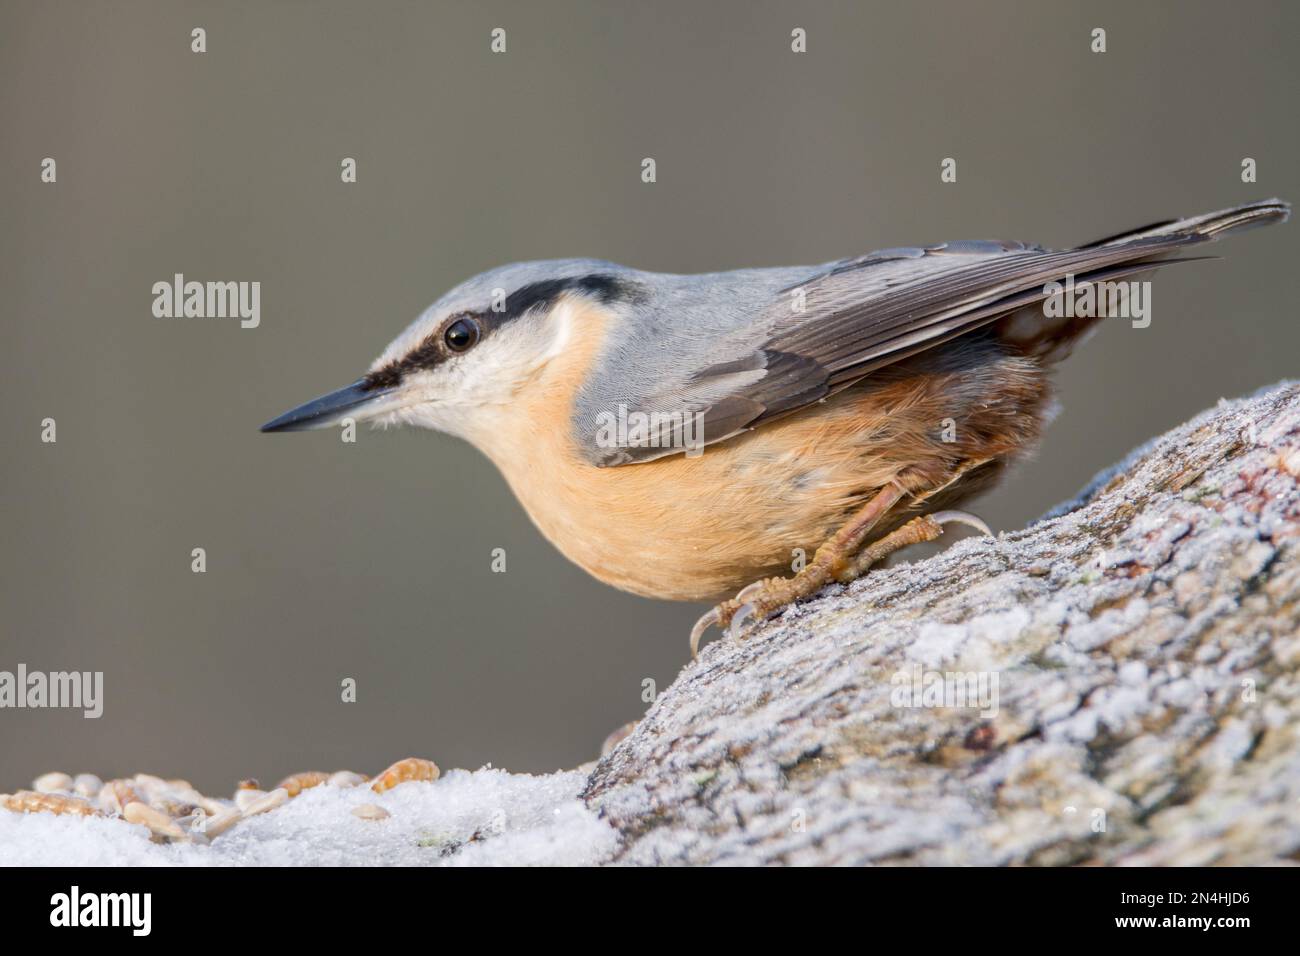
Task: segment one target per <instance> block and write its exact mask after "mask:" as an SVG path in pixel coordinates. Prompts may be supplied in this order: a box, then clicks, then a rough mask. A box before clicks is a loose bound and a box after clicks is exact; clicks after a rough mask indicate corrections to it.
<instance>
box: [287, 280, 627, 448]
mask: <svg viewBox="0 0 1300 956" xmlns="http://www.w3.org/2000/svg"><path fill="white" fill-rule="evenodd" d="M636 276H637V273H635V272H634V271H633V270H629V269H627V268H625V267H623V266H619V265H616V264H614V263H610V262H602V261H600V260H595V259H562V260H551V261H545V262H520V263H513V264H511V265H507V266H501V267H500V268H497V269H492V270H490V271H488V272H484V273H482V274H481V275H477V276H475V277H474V278H472V279H469V280H467V281H466V282H463V283H461V284H460V285H458V286H456V287H455V288H454V289H452V290H451V291H450V292H448V293H447V294H446V295H444V296H442V298H440V299H439V300H438V301H437V302H435V303H433V305H431V306H429V307H428V308H427V309H425V310H424V312H423V313H421V315H420V316H419V317H418V318H417V319H416V320H415V321H414V322H412V323H411V324H410V325H409V326H408V327H407V328H406V329H405V330H404V331H403V332H402V333H401V334H400V335H398V336H397V338H395V339H393V341H392V342H390V343H389V345H388V347H387V348H385V349H384V351H383V352H382V353H381V354H380V356H379V357H378V358H377V359H375V361H374V362H373V363H372V364H371V366H370V369H369V371H368V372H367V373H366V374H365V375H363V376H362V377H361V378H359V379H357V380H356V381H355V382H353V383H351V384H350V385H347V386H345V387H343V388H341V389H338V390H336V391H333V392H330V393H329V394H327V395H323V396H321V397H320V398H317V399H315V400H313V401H310V402H307V403H306V404H304V405H300V406H299V407H297V408H294V409H292V410H291V411H288V412H286V413H285V414H283V415H281V416H280V417H279V418H276V419H274V420H273V421H270V422H267V423H266V424H265V425H263V426H262V431H265V432H276V431H299V430H303V429H309V428H322V427H325V426H328V425H334V424H338V423H341V422H344V421H346V420H348V419H351V420H352V421H354V422H363V421H369V422H372V423H375V424H378V425H384V426H386V425H390V424H414V425H421V426H424V427H427V428H435V429H438V430H440V431H446V432H450V433H452V434H457V435H461V436H462V437H471V435H470V432H472V430H473V428H474V424H475V419H476V418H477V417H480V416H479V415H478V413H479V412H480V411H483V412H490V411H491V410H492V409H493V408H499V407H500V406H503V405H506V404H508V403H510V402H512V401H514V400H515V399H516V398H517V396H518V393H519V390H520V389H521V388H524V387H526V385H527V383H528V382H529V381H530V380H531V379H533V378H534V377H535V376H536V374H537V373H538V371H540V370H541V369H542V368H543V367H545V365H546V364H547V363H548V362H549V361H551V360H552V359H553V358H554V357H556V356H557V355H559V354H560V353H562V352H563V351H564V349H566V348H567V347H568V346H569V345H570V344H571V339H572V336H573V335H575V334H578V332H577V330H575V328H574V325H573V323H572V322H570V321H568V320H567V318H566V317H567V315H568V310H566V309H565V308H562V306H566V305H569V306H572V305H581V304H583V303H594V304H599V305H601V306H604V307H607V308H618V307H620V306H621V305H623V304H626V303H630V302H631V301H633V300H635V299H636V298H637V297H638V296H639V295H641V294H642V291H643V290H642V289H641V286H640V284H639V283H638V281H637V279H636Z"/></svg>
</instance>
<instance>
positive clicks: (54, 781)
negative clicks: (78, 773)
mask: <svg viewBox="0 0 1300 956" xmlns="http://www.w3.org/2000/svg"><path fill="white" fill-rule="evenodd" d="M32 789H33V790H35V791H36V792H37V793H57V792H58V791H60V790H62V791H65V792H69V791H71V790H72V778H71V777H69V776H68V775H67V774H66V773H58V772H55V773H45V774H41V776H39V777H37V778H36V779H35V780H33V781H32Z"/></svg>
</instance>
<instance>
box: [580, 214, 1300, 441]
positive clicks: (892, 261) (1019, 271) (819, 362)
mask: <svg viewBox="0 0 1300 956" xmlns="http://www.w3.org/2000/svg"><path fill="white" fill-rule="evenodd" d="M1289 208H1290V207H1289V206H1287V205H1286V204H1285V203H1281V202H1279V201H1277V200H1270V201H1266V202H1260V203H1252V204H1249V205H1247V206H1242V207H1237V208H1235V209H1230V210H1224V211H1221V212H1218V213H1210V214H1208V215H1205V216H1199V217H1195V218H1193V219H1184V220H1176V221H1173V222H1170V223H1162V224H1159V225H1157V226H1153V227H1146V228H1145V229H1143V230H1140V231H1136V232H1130V233H1127V234H1122V235H1120V236H1117V237H1113V238H1112V239H1109V240H1103V241H1101V242H1099V243H1094V244H1092V245H1089V246H1085V247H1081V248H1078V249H1069V250H1063V251H1052V250H1047V249H1042V248H1040V247H1037V246H1029V245H1025V244H1022V243H1017V242H994V241H974V242H952V243H945V244H943V245H938V246H930V247H925V248H919V247H918V248H905V249H887V250H882V251H879V252H873V253H870V254H868V255H865V256H860V257H857V258H855V259H848V260H844V261H842V262H838V263H834V264H832V265H831V266H829V267H827V268H825V269H822V270H820V271H818V272H816V273H815V274H813V275H812V276H811V277H807V278H803V279H801V280H799V281H796V282H794V283H792V284H785V285H783V286H782V287H780V288H779V290H777V291H776V292H775V294H771V293H768V294H767V297H766V301H765V302H764V303H763V304H762V305H761V306H759V307H758V308H757V314H755V315H753V316H751V320H750V321H749V322H748V323H747V324H746V325H745V326H744V327H743V328H741V329H739V330H737V331H736V332H734V333H733V334H731V335H724V336H720V337H719V338H718V340H717V342H716V350H715V351H714V352H713V354H714V355H715V356H720V357H725V358H723V359H722V360H721V361H717V362H714V363H712V364H707V365H704V366H703V367H699V368H697V369H695V370H693V371H690V372H688V373H687V374H685V375H684V376H678V377H676V378H674V379H672V380H671V381H668V382H663V383H661V386H662V387H660V388H658V389H657V390H655V391H653V392H652V393H650V394H645V395H641V396H639V397H638V398H637V399H636V400H635V401H634V403H633V404H635V405H636V406H637V407H641V408H646V409H657V410H658V409H663V410H675V411H677V412H679V413H681V414H680V415H678V416H677V418H678V419H679V420H680V421H679V423H678V424H677V425H670V426H669V428H668V434H667V435H666V436H663V435H661V436H660V437H659V439H658V440H657V441H656V442H655V445H654V446H653V447H630V448H629V447H622V448H617V449H610V448H604V449H593V450H592V461H593V463H594V464H598V465H602V466H607V465H615V464H625V463H633V462H641V461H650V460H654V459H656V458H660V457H663V456H664V455H668V454H673V453H676V452H680V451H681V450H682V448H683V447H684V446H689V445H691V444H692V442H694V443H696V444H711V443H713V442H718V441H723V440H725V439H727V438H730V437H732V436H734V435H735V434H737V433H738V432H741V431H743V430H746V429H752V428H754V427H757V426H759V425H761V424H763V423H764V422H767V421H770V420H772V419H774V418H776V417H779V416H780V415H783V414H787V413H789V412H791V411H794V410H797V409H799V408H802V407H805V406H807V405H809V404H812V403H814V402H817V401H819V400H821V399H823V398H825V397H826V396H827V395H829V394H831V393H832V392H834V391H837V390H838V389H840V388H844V387H847V386H848V385H851V384H853V383H854V382H857V381H859V380H860V379H862V378H863V377H864V376H866V375H868V374H869V373H870V372H872V371H874V370H875V369H878V368H880V367H882V366H884V365H888V364H891V363H893V362H897V361H899V360H901V359H903V358H906V357H908V356H910V355H914V354H916V353H917V352H920V351H923V350H925V349H928V348H933V347H934V346H936V345H938V344H940V343H942V342H946V341H949V340H951V339H953V338H955V337H957V336H960V335H964V334H966V333H968V332H970V331H972V330H974V329H977V328H979V327H981V326H983V325H986V324H988V323H990V322H994V321H996V320H998V319H999V318H1002V317H1004V316H1006V315H1009V314H1010V313H1012V312H1014V311H1016V310H1018V309H1021V308H1024V307H1025V306H1028V305H1033V304H1034V303H1036V302H1040V301H1042V300H1043V299H1045V298H1047V297H1048V292H1047V291H1046V290H1045V289H1044V287H1045V286H1046V285H1048V284H1049V283H1052V282H1056V281H1060V280H1062V279H1064V277H1065V276H1066V275H1073V276H1074V278H1075V282H1076V284H1078V283H1081V282H1086V281H1100V280H1102V279H1109V278H1116V277H1119V276H1123V275H1129V274H1132V273H1135V272H1139V271H1146V270H1149V269H1150V268H1152V266H1153V265H1158V264H1162V263H1161V260H1167V257H1169V256H1170V255H1174V254H1176V253H1178V252H1181V251H1182V250H1183V249H1184V248H1186V247H1188V246H1191V245H1194V244H1197V243H1201V242H1205V241H1207V240H1209V239H1212V238H1215V237H1216V236H1217V235H1219V234H1221V233H1226V232H1229V231H1233V230H1236V229H1240V228H1246V227H1249V226H1252V225H1258V224H1262V223H1264V222H1271V221H1279V220H1283V219H1285V218H1286V217H1287V215H1288V214H1289ZM690 416H694V418H693V419H692V418H690ZM692 430H693V431H692Z"/></svg>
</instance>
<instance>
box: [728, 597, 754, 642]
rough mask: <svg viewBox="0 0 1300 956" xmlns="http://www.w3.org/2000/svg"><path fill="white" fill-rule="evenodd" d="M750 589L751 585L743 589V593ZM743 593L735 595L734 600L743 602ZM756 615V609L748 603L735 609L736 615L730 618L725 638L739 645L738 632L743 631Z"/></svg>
mask: <svg viewBox="0 0 1300 956" xmlns="http://www.w3.org/2000/svg"><path fill="white" fill-rule="evenodd" d="M752 587H753V585H752V584H751V585H750V586H749V587H747V588H745V591H748V590H749V589H750V588H752ZM745 591H741V592H740V594H739V595H737V597H736V599H737V600H743V599H744V595H745ZM757 613H758V608H756V607H755V606H754V605H753V604H751V603H749V602H748V601H746V602H745V603H744V604H742V605H740V607H739V608H737V609H736V613H735V614H733V615H732V616H731V626H730V627H728V628H727V636H728V637H730V638H731V639H732V640H733V641H735V642H737V643H739V642H740V632H741V631H742V630H744V629H745V625H746V624H748V623H749V622H750V619H751V618H754V617H756V616H757Z"/></svg>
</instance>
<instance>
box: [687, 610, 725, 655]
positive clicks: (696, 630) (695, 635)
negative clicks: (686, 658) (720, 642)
mask: <svg viewBox="0 0 1300 956" xmlns="http://www.w3.org/2000/svg"><path fill="white" fill-rule="evenodd" d="M715 624H716V625H718V626H719V627H720V626H721V625H722V611H721V609H720V608H716V607H715V608H714V609H713V610H711V611H709V613H708V614H706V615H704V616H703V617H702V618H700V619H699V620H698V621H696V622H695V626H694V627H693V628H691V660H695V659H696V658H697V657H699V656H700V638H701V637H703V636H704V632H705V631H707V630H708V629H709V628H711V627H713V626H714V625H715Z"/></svg>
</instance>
